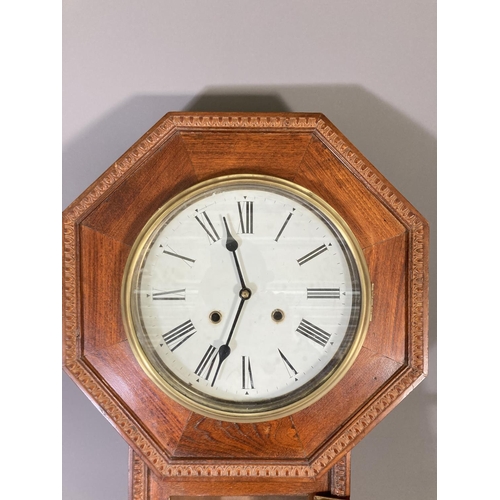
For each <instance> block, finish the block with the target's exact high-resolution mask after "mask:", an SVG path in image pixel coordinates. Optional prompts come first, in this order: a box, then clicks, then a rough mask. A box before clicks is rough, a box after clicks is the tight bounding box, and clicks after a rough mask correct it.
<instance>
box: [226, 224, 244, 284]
mask: <svg viewBox="0 0 500 500" xmlns="http://www.w3.org/2000/svg"><path fill="white" fill-rule="evenodd" d="M222 220H223V221H224V225H225V226H226V232H227V239H226V248H227V249H228V250H229V251H230V252H231V253H232V254H233V257H234V262H235V264H236V270H237V271H238V276H239V278H240V283H241V287H242V288H247V286H246V284H245V280H244V278H243V273H242V272H241V267H240V263H239V261H238V256H237V255H236V250H238V242H237V241H236V240H235V239H234V238H233V235H232V234H231V232H230V231H229V226H228V225H227V221H226V218H225V217H222Z"/></svg>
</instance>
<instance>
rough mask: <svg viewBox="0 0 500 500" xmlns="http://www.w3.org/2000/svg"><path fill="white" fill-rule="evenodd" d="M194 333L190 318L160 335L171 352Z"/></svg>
mask: <svg viewBox="0 0 500 500" xmlns="http://www.w3.org/2000/svg"><path fill="white" fill-rule="evenodd" d="M195 333H196V330H195V328H194V325H193V323H191V320H188V321H186V322H185V323H182V324H181V325H179V326H176V327H175V328H173V329H172V330H170V331H169V332H167V333H164V334H163V335H162V337H163V340H164V341H165V343H166V344H167V345H168V347H169V349H170V350H171V351H172V352H173V351H175V350H176V349H177V348H178V347H180V346H181V345H182V344H184V342H186V340H188V339H189V338H191V337H192V336H193V335H194V334H195Z"/></svg>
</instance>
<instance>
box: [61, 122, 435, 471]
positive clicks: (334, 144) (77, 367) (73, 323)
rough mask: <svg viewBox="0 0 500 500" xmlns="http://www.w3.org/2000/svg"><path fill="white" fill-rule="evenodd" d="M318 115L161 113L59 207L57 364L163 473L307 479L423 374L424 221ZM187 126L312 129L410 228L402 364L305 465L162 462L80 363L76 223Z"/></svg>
mask: <svg viewBox="0 0 500 500" xmlns="http://www.w3.org/2000/svg"><path fill="white" fill-rule="evenodd" d="M323 118H324V117H323V115H320V114H309V115H308V114H293V115H290V114H288V115H279V114H277V115H273V114H268V115H266V114H259V115H249V116H248V115H247V116H238V115H237V114H231V113H227V116H214V115H213V114H212V115H211V114H197V115H193V114H183V113H169V114H167V115H166V116H165V117H164V118H162V119H161V120H160V121H159V122H158V123H157V124H156V125H155V126H154V127H153V128H152V129H151V130H150V131H149V132H147V133H146V134H145V135H144V136H143V138H141V139H140V140H139V141H138V142H137V143H136V144H135V145H134V146H133V147H132V148H131V149H129V151H128V152H127V153H126V154H125V155H124V156H122V157H121V158H120V159H119V160H118V161H117V162H116V163H114V165H113V166H112V167H110V168H109V169H108V170H107V171H106V172H105V173H104V174H103V175H102V176H101V177H100V178H99V179H98V180H97V181H96V182H95V183H94V184H93V185H92V186H90V187H89V188H88V189H87V190H86V191H85V192H84V193H83V194H82V195H81V196H80V197H79V198H78V199H77V200H75V202H73V204H71V205H70V206H69V207H68V209H66V210H65V212H64V221H63V259H64V260H63V279H64V291H63V299H64V300H63V307H64V327H63V335H64V348H65V349H64V354H63V356H64V365H65V367H66V370H67V371H68V373H70V374H71V375H72V376H73V377H74V378H75V380H76V381H78V383H79V384H80V385H81V386H82V388H84V390H85V391H86V392H87V393H88V394H89V396H91V397H92V399H93V400H94V401H95V403H96V404H97V405H99V406H100V407H101V408H102V410H103V412H104V413H105V414H106V415H107V416H109V418H110V419H111V420H112V422H113V423H114V424H115V425H116V426H117V427H118V428H119V429H121V431H122V432H123V434H124V436H127V437H128V440H129V442H130V444H131V446H136V447H137V448H138V449H140V450H141V451H142V453H143V454H144V457H145V458H146V459H147V460H148V461H149V462H150V463H151V464H152V465H153V466H154V467H155V470H157V471H158V472H159V473H161V474H162V475H163V476H166V477H172V476H177V477H179V476H189V477H200V476H202V477H210V476H233V477H241V476H243V477H303V478H307V477H314V476H316V475H318V474H321V473H323V472H325V470H326V469H327V468H328V466H331V464H332V462H334V461H335V459H336V457H337V456H338V455H339V454H341V453H343V452H344V451H345V450H346V449H350V448H352V446H353V445H354V441H355V440H356V438H357V437H358V436H359V435H361V434H364V433H365V432H366V430H367V427H368V426H370V425H371V424H372V423H373V422H374V421H375V420H377V419H378V418H379V417H380V416H381V415H382V414H383V413H386V412H387V411H388V410H389V408H390V407H392V406H393V404H394V403H395V402H397V401H399V400H400V399H401V398H402V397H404V396H405V395H406V393H407V392H409V391H410V390H411V389H412V388H413V387H414V386H415V385H416V384H417V383H418V382H419V381H420V380H421V379H422V378H423V375H425V373H426V348H427V346H426V341H425V318H424V316H423V311H424V300H426V294H427V274H426V269H425V261H426V258H425V255H426V252H427V249H426V248H425V247H424V243H425V241H424V238H425V227H424V224H425V222H424V220H423V219H422V218H420V217H419V216H418V214H417V213H416V211H414V210H413V209H412V208H408V206H407V205H406V204H405V203H403V202H402V201H401V200H400V199H399V196H398V194H397V192H396V191H395V190H392V189H390V187H389V185H388V184H389V183H387V181H385V180H384V179H383V178H382V177H381V176H379V175H377V173H376V172H375V171H374V170H373V168H372V167H371V166H369V164H367V162H365V161H363V160H362V159H361V158H360V156H359V155H358V154H357V153H356V152H355V151H354V150H353V149H352V147H351V146H350V145H349V144H348V143H347V142H345V141H344V140H343V139H342V138H341V137H340V136H339V135H338V133H337V132H336V131H335V130H334V128H332V126H331V124H330V123H329V122H327V121H325V120H324V119H323ZM176 128H177V129H187V128H255V129H257V128H260V129H261V128H274V129H279V128H288V129H289V128H300V129H316V130H317V131H318V133H319V134H320V135H321V136H322V137H323V138H324V140H325V141H326V142H327V144H328V145H330V146H331V148H333V149H332V152H334V153H335V154H336V156H337V157H339V155H340V159H341V160H343V163H344V164H345V166H346V167H347V168H349V169H350V170H351V171H353V170H354V171H355V172H357V173H358V174H359V175H360V176H361V178H362V179H364V181H365V182H364V183H365V184H366V185H367V186H369V187H371V189H372V190H373V191H374V192H375V193H376V194H377V195H378V197H379V198H382V200H384V201H385V203H386V204H387V205H388V207H389V208H390V209H391V211H393V212H394V213H395V214H396V215H397V216H398V218H399V219H400V220H401V221H402V222H403V223H404V225H405V226H406V227H407V228H408V229H409V231H410V260H411V269H412V273H411V279H410V283H409V293H410V312H409V314H410V323H409V325H410V331H409V342H410V345H409V347H410V349H409V350H410V359H409V361H410V366H409V367H407V368H406V369H404V370H402V372H401V373H400V374H399V376H398V377H397V378H396V379H392V381H391V382H390V383H389V385H388V386H387V387H385V388H384V389H383V390H382V391H381V392H380V394H378V395H377V396H375V397H374V398H373V399H372V403H371V404H369V405H368V406H366V405H365V407H364V408H363V409H362V411H361V412H360V413H359V414H358V416H356V417H355V418H354V419H351V422H350V423H349V424H348V425H347V427H346V428H345V429H344V432H343V433H342V434H341V435H340V436H339V437H338V438H337V439H335V441H333V442H332V443H330V445H329V446H328V447H327V448H326V450H324V451H323V452H322V453H321V454H320V455H319V456H318V457H317V458H316V459H315V460H313V461H312V462H311V464H310V465H289V466H288V465H274V466H269V465H247V464H237V463H233V464H231V465H217V464H182V465H175V464H168V462H167V459H168V457H164V456H163V455H162V454H160V453H159V452H158V450H157V449H156V448H155V447H154V446H153V445H152V442H151V438H150V437H149V436H147V434H144V433H143V431H142V430H141V429H140V428H139V427H138V426H136V425H134V424H132V423H131V419H130V417H129V416H127V415H126V414H125V413H124V412H123V411H122V410H121V409H120V408H119V407H118V405H117V404H116V401H115V400H114V399H113V398H112V397H111V395H110V394H108V392H107V391H106V390H104V387H103V386H102V385H101V384H100V383H98V382H97V381H96V377H95V375H94V374H93V373H92V372H91V371H89V370H88V369H87V368H86V367H85V365H84V364H83V363H82V362H81V361H80V359H79V358H80V356H81V353H80V332H79V328H78V324H79V313H78V304H79V302H78V287H77V272H78V264H77V260H78V256H77V224H78V222H79V220H81V219H82V218H83V217H84V216H85V215H86V213H87V211H88V210H89V209H91V208H92V207H93V206H94V204H95V203H96V202H97V200H98V199H99V198H101V197H102V196H103V195H104V194H105V193H107V192H108V191H109V190H110V189H112V188H114V187H116V184H117V182H119V181H120V179H121V178H122V177H123V175H124V174H125V173H126V172H127V171H129V170H130V169H131V168H132V167H134V166H136V165H137V164H138V163H139V162H140V161H141V160H144V159H145V157H146V156H147V155H149V154H151V153H152V152H153V151H155V150H156V149H157V148H158V147H159V146H160V145H161V144H162V143H163V142H164V141H165V140H167V139H168V137H169V136H170V135H171V134H172V133H173V132H174V131H175V129H176Z"/></svg>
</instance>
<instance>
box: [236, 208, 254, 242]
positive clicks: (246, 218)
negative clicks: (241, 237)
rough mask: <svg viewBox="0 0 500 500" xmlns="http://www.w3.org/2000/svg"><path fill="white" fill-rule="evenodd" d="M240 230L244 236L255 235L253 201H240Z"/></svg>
mask: <svg viewBox="0 0 500 500" xmlns="http://www.w3.org/2000/svg"><path fill="white" fill-rule="evenodd" d="M238 213H239V215H240V229H241V232H242V233H243V234H253V201H239V202H238Z"/></svg>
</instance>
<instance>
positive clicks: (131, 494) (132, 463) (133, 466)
mask: <svg viewBox="0 0 500 500" xmlns="http://www.w3.org/2000/svg"><path fill="white" fill-rule="evenodd" d="M128 461H129V464H128V480H129V487H128V498H129V500H148V496H149V495H148V468H147V467H146V464H145V463H144V462H143V461H142V460H141V458H140V457H139V456H138V455H137V454H136V453H135V452H134V450H133V449H132V448H129V451H128Z"/></svg>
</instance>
